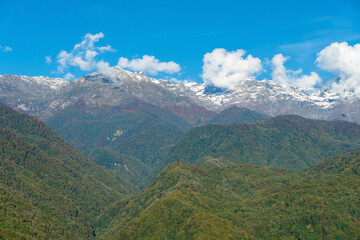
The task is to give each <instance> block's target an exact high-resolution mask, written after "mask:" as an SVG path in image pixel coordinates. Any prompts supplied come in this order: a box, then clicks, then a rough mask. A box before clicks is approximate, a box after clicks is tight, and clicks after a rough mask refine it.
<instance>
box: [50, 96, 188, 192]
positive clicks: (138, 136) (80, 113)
mask: <svg viewBox="0 0 360 240" xmlns="http://www.w3.org/2000/svg"><path fill="white" fill-rule="evenodd" d="M46 123H47V124H48V125H49V126H50V127H52V128H53V129H54V130H55V131H56V132H57V133H58V134H59V135H60V136H61V137H63V138H64V139H65V140H67V141H68V142H69V143H70V144H71V145H72V146H74V147H75V148H77V149H79V150H80V151H82V152H83V153H84V154H85V155H86V156H88V157H89V158H91V159H92V160H94V161H95V162H97V163H98V164H100V165H102V166H105V167H107V168H109V169H111V170H114V171H116V172H118V173H119V174H120V175H121V176H126V177H128V180H129V181H131V182H132V183H134V184H135V185H137V186H140V187H141V186H143V184H144V182H146V180H144V179H146V178H148V176H149V175H150V174H151V173H152V168H153V167H154V163H156V162H157V161H160V160H162V159H163V157H164V156H165V155H166V153H167V152H168V151H169V149H170V148H171V147H173V146H174V145H175V143H176V142H177V140H178V139H179V138H180V137H181V136H182V135H183V134H184V133H185V132H186V131H187V130H188V129H190V128H191V127H192V125H191V124H190V123H188V122H187V121H185V120H184V119H182V118H181V117H179V116H177V115H175V114H173V113H170V112H168V111H166V110H163V109H160V108H158V107H155V106H153V105H151V104H147V103H144V102H141V101H138V100H127V101H126V102H124V103H123V104H122V105H115V106H111V105H101V106H97V105H96V106H90V105H89V104H86V103H85V102H83V101H82V100H81V99H80V100H79V101H78V102H77V103H76V104H75V105H73V106H70V107H67V108H65V109H64V110H63V111H60V112H57V113H56V114H55V115H54V116H53V117H51V118H49V119H47V120H46ZM126 162H127V163H126ZM139 168H140V169H142V170H141V171H139Z"/></svg>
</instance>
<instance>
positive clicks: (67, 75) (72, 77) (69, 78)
mask: <svg viewBox="0 0 360 240" xmlns="http://www.w3.org/2000/svg"><path fill="white" fill-rule="evenodd" d="M74 78H75V76H74V75H73V74H71V73H67V74H65V76H64V79H65V80H68V81H70V80H72V79H74Z"/></svg>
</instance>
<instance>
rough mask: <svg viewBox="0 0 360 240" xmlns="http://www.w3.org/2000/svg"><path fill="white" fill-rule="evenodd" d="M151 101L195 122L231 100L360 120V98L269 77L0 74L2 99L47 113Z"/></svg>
mask: <svg viewBox="0 0 360 240" xmlns="http://www.w3.org/2000/svg"><path fill="white" fill-rule="evenodd" d="M134 99H135V100H140V101H142V102H145V103H148V104H152V105H154V106H156V107H159V108H161V109H164V110H166V111H169V112H171V113H174V114H176V115H179V116H180V117H182V118H184V119H185V120H187V121H189V122H190V123H192V124H193V125H198V124H201V123H204V122H206V121H208V120H210V119H211V118H213V117H214V116H215V115H216V113H217V112H220V111H222V110H224V109H227V108H229V107H231V106H237V107H245V108H248V109H251V110H253V111H257V112H260V113H263V114H266V115H269V116H276V115H285V114H296V115H300V116H303V117H307V118H313V119H325V120H348V121H353V122H357V123H360V108H359V106H360V100H359V98H358V97H355V96H351V95H349V96H348V97H346V98H342V97H340V96H338V95H336V94H332V93H330V92H327V91H325V90H323V91H321V92H317V93H312V94H308V93H305V92H301V91H299V90H298V89H296V88H294V87H291V86H281V85H279V84H277V83H275V82H273V81H270V80H262V81H258V80H245V81H242V83H241V84H240V85H239V86H238V87H237V89H236V90H234V91H227V90H223V89H216V88H212V89H211V88H209V86H205V84H201V83H195V82H179V83H174V82H172V81H168V80H162V79H155V78H150V77H148V76H147V75H146V74H145V73H142V72H140V73H137V72H130V71H126V70H124V69H122V68H120V67H114V68H113V69H112V72H111V73H110V74H107V75H104V74H101V73H99V72H95V73H91V74H88V75H86V76H83V77H80V78H78V79H76V80H74V81H72V82H68V81H66V80H64V79H60V78H48V77H27V76H15V75H3V76H0V101H1V102H3V103H5V104H7V105H9V106H10V107H12V108H15V109H18V110H21V111H24V112H27V113H30V114H32V115H35V116H38V117H39V118H42V119H47V118H49V117H50V116H53V115H54V114H56V113H57V112H59V111H62V110H63V109H65V108H67V107H69V106H72V105H74V104H75V103H76V102H78V101H81V102H82V103H85V104H86V105H87V106H90V107H91V109H96V107H99V106H104V105H106V106H123V105H126V104H127V103H129V102H131V101H132V100H134Z"/></svg>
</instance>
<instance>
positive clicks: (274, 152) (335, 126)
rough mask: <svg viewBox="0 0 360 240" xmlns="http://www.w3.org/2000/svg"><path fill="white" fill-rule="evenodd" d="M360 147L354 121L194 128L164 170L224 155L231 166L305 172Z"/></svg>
mask: <svg viewBox="0 0 360 240" xmlns="http://www.w3.org/2000/svg"><path fill="white" fill-rule="evenodd" d="M359 147H360V126H359V125H357V124H355V123H349V122H344V121H320V120H310V119H305V118H302V117H299V116H279V117H275V118H268V119H263V120H260V121H256V122H251V123H237V124H232V125H220V124H209V125H205V126H201V127H196V128H193V129H191V130H190V131H188V132H187V133H186V134H185V135H184V136H183V137H182V138H181V139H180V140H179V141H178V143H177V144H176V145H175V147H174V148H173V149H172V150H171V151H170V153H169V154H168V156H167V157H166V158H165V160H164V162H163V167H166V166H167V165H168V164H169V163H171V162H176V161H179V162H188V163H192V164H197V162H203V158H204V157H211V158H213V159H217V158H219V157H221V158H223V159H224V160H225V163H227V164H230V163H233V164H242V163H250V164H254V165H260V166H269V167H275V168H286V169H292V170H294V169H306V168H308V167H310V166H312V165H314V164H316V163H318V162H319V161H321V160H322V159H325V158H327V157H330V156H334V155H338V154H343V153H345V152H348V151H350V150H353V149H356V148H359ZM223 162H224V161H223Z"/></svg>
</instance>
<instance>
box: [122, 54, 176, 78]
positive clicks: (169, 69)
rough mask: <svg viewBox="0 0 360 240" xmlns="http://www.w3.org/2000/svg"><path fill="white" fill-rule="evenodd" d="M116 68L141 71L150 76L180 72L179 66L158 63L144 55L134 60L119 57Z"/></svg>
mask: <svg viewBox="0 0 360 240" xmlns="http://www.w3.org/2000/svg"><path fill="white" fill-rule="evenodd" d="M118 66H119V67H122V68H127V69H130V70H133V71H143V72H146V73H149V74H151V75H156V74H158V73H159V72H165V73H170V74H171V73H177V72H179V71H180V70H181V68H180V65H179V64H177V63H175V62H173V61H170V62H160V61H159V60H158V59H156V58H155V57H154V56H149V55H144V56H143V57H142V58H135V59H132V60H129V59H127V58H124V57H121V58H120V59H119V62H118Z"/></svg>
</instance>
